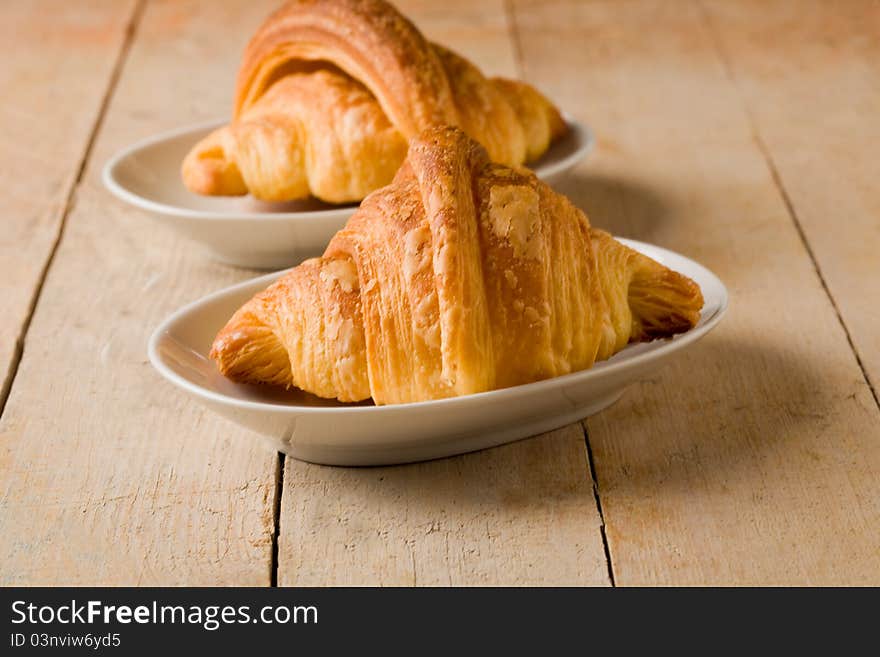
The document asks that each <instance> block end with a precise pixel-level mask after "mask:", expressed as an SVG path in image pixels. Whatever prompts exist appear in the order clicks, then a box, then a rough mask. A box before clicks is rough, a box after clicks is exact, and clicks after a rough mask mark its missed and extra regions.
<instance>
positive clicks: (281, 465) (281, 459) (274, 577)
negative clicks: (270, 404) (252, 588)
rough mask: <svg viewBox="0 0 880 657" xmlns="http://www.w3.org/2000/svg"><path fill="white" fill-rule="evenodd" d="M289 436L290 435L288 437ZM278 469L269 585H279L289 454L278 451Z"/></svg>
mask: <svg viewBox="0 0 880 657" xmlns="http://www.w3.org/2000/svg"><path fill="white" fill-rule="evenodd" d="M288 438H289V437H288ZM276 467H277V468H278V469H277V471H276V473H275V508H274V510H273V512H272V518H273V522H274V523H275V527H273V530H272V563H271V565H270V568H271V571H270V572H269V586H271V587H277V586H278V541H279V537H280V535H281V496H282V495H284V470H285V468H286V467H287V456H285V454H284V452H278V463H277V466H276Z"/></svg>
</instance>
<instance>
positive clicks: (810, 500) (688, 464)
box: [515, 0, 880, 585]
mask: <svg viewBox="0 0 880 657" xmlns="http://www.w3.org/2000/svg"><path fill="white" fill-rule="evenodd" d="M762 6H764V5H763V3H762ZM757 16H759V15H756V17H757ZM515 19H516V27H517V30H518V34H519V38H520V42H521V45H522V56H523V62H524V69H525V74H526V77H527V79H529V80H532V81H534V82H536V83H538V84H540V85H542V86H543V87H544V88H545V89H546V90H547V91H548V92H550V93H551V95H553V96H554V97H555V98H558V99H559V100H560V101H561V102H562V104H563V106H564V107H565V108H566V109H567V110H568V111H570V112H572V113H574V114H575V115H577V116H578V117H580V118H581V119H585V120H588V121H589V122H590V123H591V125H593V126H594V127H595V129H596V132H597V134H598V135H599V147H598V149H597V152H596V153H595V157H594V158H593V159H592V160H591V161H589V162H588V163H586V164H585V165H584V166H582V167H581V168H580V169H579V171H578V174H577V176H576V177H575V178H574V180H573V181H571V182H570V183H569V184H567V185H566V186H565V190H566V191H568V192H569V193H570V194H571V195H572V196H573V198H575V200H576V201H577V202H578V203H579V204H580V205H581V206H583V207H585V208H586V209H587V210H588V211H589V213H590V215H591V217H592V218H593V221H594V223H595V224H597V225H600V226H604V227H606V228H609V229H611V230H612V231H614V232H615V233H618V234H624V235H630V236H634V237H638V238H640V239H645V240H648V241H653V242H658V243H660V244H663V245H666V246H669V247H671V248H674V249H676V250H679V251H681V252H683V253H685V254H688V255H690V256H692V257H694V258H696V259H698V260H700V261H701V262H704V263H705V264H707V265H708V266H710V267H711V268H713V269H714V270H715V271H716V272H717V273H718V274H719V275H720V276H721V278H722V279H723V280H725V281H726V282H727V284H728V286H729V288H730V291H731V294H732V304H731V311H730V314H729V316H728V318H727V319H726V320H725V322H724V323H723V325H722V326H721V327H720V328H719V329H718V331H717V332H716V333H715V334H714V335H712V336H710V337H709V338H707V339H706V340H705V341H704V342H703V343H701V344H700V345H699V346H698V347H697V348H695V349H694V350H693V351H692V352H691V353H690V354H689V355H688V356H687V357H686V358H682V359H680V360H679V362H678V363H676V364H674V365H670V366H669V367H667V368H666V369H665V370H663V371H662V372H659V373H658V374H657V376H656V377H655V378H654V379H652V380H649V381H645V382H644V383H642V384H641V385H639V386H637V387H636V388H635V389H634V390H632V391H631V392H630V393H629V394H628V395H626V396H625V397H624V399H623V400H622V401H621V402H620V403H618V404H617V405H616V406H614V407H613V408H612V409H610V410H608V411H606V412H604V413H602V414H601V415H599V416H597V417H596V418H594V419H591V420H590V421H589V422H588V428H589V440H590V444H591V447H592V451H593V456H594V464H595V469H596V471H597V475H598V491H599V495H600V499H601V504H602V510H603V512H604V518H605V522H606V531H607V536H608V542H609V548H610V552H611V559H612V564H613V570H614V575H615V580H616V582H617V583H618V584H625V585H629V584H857V583H858V584H861V583H873V584H877V583H880V547H878V546H880V413H878V409H877V406H876V405H875V403H874V400H873V398H872V396H871V392H870V390H869V388H868V386H867V384H866V381H865V379H864V377H863V376H862V372H861V371H860V369H859V366H858V363H857V362H856V359H855V357H854V354H853V352H852V351H851V349H850V348H849V345H848V343H847V339H846V335H845V334H844V331H843V329H842V327H841V325H840V323H839V322H838V319H837V316H836V314H835V311H834V308H833V307H832V305H831V303H830V300H829V298H828V297H827V295H826V294H825V291H824V290H823V287H822V284H821V281H820V280H819V278H818V276H817V274H816V271H815V269H814V267H813V263H812V261H811V260H810V257H809V254H808V253H807V251H806V249H805V247H804V244H803V242H802V241H801V239H800V236H799V235H798V231H797V229H796V226H795V225H794V224H793V222H792V220H791V217H790V216H789V213H788V211H787V209H786V206H785V203H784V201H783V198H782V197H781V196H780V194H779V190H778V189H777V187H776V185H775V184H774V180H773V176H772V173H771V171H770V169H769V168H768V165H767V162H766V161H765V158H764V155H763V153H762V152H761V150H760V148H759V147H758V146H757V145H756V143H755V141H754V139H753V136H752V130H751V126H750V124H749V120H748V117H747V115H746V113H745V111H744V108H743V104H742V102H741V100H740V98H739V97H738V95H737V90H736V88H735V86H734V85H733V84H732V83H731V81H730V79H729V77H728V76H727V75H726V72H725V69H724V66H723V64H722V61H721V58H720V57H719V54H718V52H717V50H716V44H715V42H714V40H713V38H712V35H711V34H710V33H709V32H708V31H707V29H706V23H705V20H704V15H703V14H702V12H701V10H700V8H699V7H698V6H697V5H696V4H692V3H688V4H685V3H665V2H655V1H652V0H634V1H633V2H627V3H618V2H610V1H599V2H591V3H577V2H572V1H569V0H557V1H554V2H541V3H538V2H531V1H526V0H521V1H517V2H516V3H515ZM768 38H769V37H768ZM798 56H799V55H798V52H797V51H796V50H794V51H792V52H791V53H790V57H791V58H792V61H798ZM817 93H818V91H817ZM810 137H811V138H812V137H813V134H811V135H810Z"/></svg>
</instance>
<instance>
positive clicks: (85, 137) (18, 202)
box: [0, 0, 134, 408]
mask: <svg viewBox="0 0 880 657" xmlns="http://www.w3.org/2000/svg"><path fill="white" fill-rule="evenodd" d="M133 11H134V2H133V0H132V1H130V2H112V3H111V2H100V1H89V2H80V3H76V4H74V3H70V2H64V1H63V0H55V1H52V0H40V1H33V0H10V1H9V2H4V3H3V7H2V13H3V20H2V21H0V43H3V52H4V55H3V65H2V66H0V95H2V98H3V103H2V106H0V176H2V178H3V180H5V181H14V184H5V185H3V188H2V190H0V206H2V207H3V215H4V216H3V231H2V233H0V273H2V276H0V299H2V300H3V304H2V307H3V312H2V314H0V408H2V406H3V401H4V400H5V398H6V393H7V391H8V387H9V384H10V382H11V380H12V374H13V372H14V369H15V364H16V363H17V359H18V348H19V345H18V342H19V339H20V337H21V335H22V332H23V330H24V327H25V324H26V323H27V320H28V318H29V317H30V313H31V307H32V302H33V299H34V295H35V293H36V291H37V288H38V286H39V285H40V282H41V280H42V277H43V271H44V268H45V265H46V261H47V259H48V258H49V254H50V253H51V251H52V249H53V247H54V245H55V242H56V240H57V238H58V233H59V230H60V227H61V222H62V216H63V214H64V211H65V209H66V205H67V200H68V198H69V196H70V193H71V190H72V186H73V184H74V181H75V180H76V178H77V175H78V173H79V169H80V165H81V163H82V159H83V156H84V154H85V151H86V148H87V144H88V141H89V137H90V136H91V134H92V131H93V130H94V127H95V121H96V120H97V117H98V114H99V111H100V108H101V106H102V103H103V101H104V97H105V94H106V92H107V88H108V85H109V84H110V78H111V74H112V72H113V66H114V63H115V62H116V60H117V57H118V55H119V52H120V50H121V48H122V46H123V42H124V39H125V31H126V26H127V25H128V23H129V20H130V18H131V16H132V13H133ZM74 50H75V51H76V53H77V56H76V57H71V56H70V53H71V51H74Z"/></svg>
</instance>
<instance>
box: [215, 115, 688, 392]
mask: <svg viewBox="0 0 880 657" xmlns="http://www.w3.org/2000/svg"><path fill="white" fill-rule="evenodd" d="M702 305H703V298H702V295H701V293H700V289H699V287H698V286H697V285H696V284H695V283H694V282H693V281H691V280H690V279H688V278H686V277H684V276H682V275H681V274H678V273H676V272H674V271H672V270H670V269H668V268H666V267H664V266H663V265H661V264H659V263H657V262H655V261H654V260H652V259H650V258H648V257H646V256H644V255H642V254H640V253H638V252H636V251H634V250H632V249H630V248H628V247H626V246H624V245H623V244H621V243H620V242H617V241H616V240H614V239H613V238H612V237H611V236H610V235H608V234H607V233H605V232H602V231H600V230H595V229H592V228H591V227H590V224H589V222H588V220H587V218H586V216H585V215H584V213H583V212H581V211H580V210H579V209H578V208H576V207H575V206H574V205H573V204H572V203H571V202H570V201H569V200H568V199H567V198H565V197H564V196H562V195H561V194H558V193H557V192H555V191H553V190H552V189H551V188H550V187H548V186H547V185H546V184H544V183H542V182H541V181H539V180H538V179H537V178H536V177H535V175H534V174H532V173H531V172H530V171H528V170H526V169H513V168H510V167H507V166H504V165H502V164H497V163H492V162H491V161H490V159H489V157H488V154H487V152H486V150H485V149H484V148H483V147H482V146H480V145H479V144H477V143H475V142H474V141H472V140H471V139H469V138H468V137H467V136H466V135H465V134H464V133H463V132H462V131H461V130H458V129H456V128H449V127H446V128H432V129H429V130H428V131H426V132H425V133H423V134H422V135H420V136H419V137H418V138H416V139H414V140H413V141H412V143H411V144H410V147H409V153H408V155H407V158H406V161H405V162H404V164H403V166H402V167H401V169H400V171H399V172H398V173H397V175H396V176H395V178H394V181H393V182H392V184H391V185H389V186H387V187H384V188H383V189H380V190H378V191H376V192H374V193H373V194H371V195H370V196H368V197H367V198H366V199H365V200H364V202H363V203H362V204H361V207H360V209H359V210H358V211H357V212H356V213H355V214H354V215H353V216H352V218H351V219H350V220H349V221H348V223H347V224H346V226H345V227H344V228H343V229H342V230H340V231H339V232H338V233H337V234H336V235H335V236H334V237H333V239H332V240H331V242H330V244H329V245H328V247H327V250H326V251H325V253H324V255H323V256H321V257H320V258H314V259H311V260H307V261H305V262H303V263H302V264H301V265H299V266H298V267H295V268H294V269H292V270H291V271H290V272H288V273H287V274H285V275H284V276H282V277H281V278H280V279H279V280H278V281H276V282H275V283H273V284H272V285H271V286H269V288H267V289H266V290H264V291H263V292H260V293H259V294H257V295H256V296H254V297H253V298H252V299H251V300H250V301H248V302H247V303H246V304H245V305H244V306H242V308H240V309H239V310H238V311H237V312H236V313H235V314H234V315H233V317H232V318H231V319H230V320H229V322H228V323H227V325H226V326H225V327H224V328H223V329H222V330H221V331H220V332H219V334H218V335H217V337H216V339H215V341H214V344H213V348H212V350H211V358H213V359H214V360H215V361H216V363H217V365H218V366H219V369H220V371H221V372H222V373H223V374H224V375H226V376H227V377H229V378H231V379H233V380H235V381H239V382H259V383H270V384H275V385H281V386H288V387H291V386H295V387H298V388H301V389H303V390H306V391H308V392H310V393H313V394H315V395H319V396H321V397H327V398H336V399H339V400H341V401H359V400H363V399H366V398H368V397H372V398H373V401H375V403H377V404H391V403H403V402H414V401H421V400H428V399H438V398H442V397H451V396H456V395H465V394H469V393H475V392H481V391H485V390H491V389H495V388H502V387H506V386H513V385H518V384H522V383H528V382H531V381H536V380H540V379H545V378H549V377H553V376H558V375H561V374H567V373H569V372H573V371H577V370H582V369H586V368H588V367H590V366H592V364H593V363H594V362H595V361H596V360H601V359H605V358H608V357H610V356H611V355H612V354H614V353H616V352H617V351H620V350H621V349H623V348H624V347H625V346H626V345H627V344H628V343H631V342H641V341H647V340H652V339H655V338H665V337H670V336H672V335H674V334H676V333H681V332H684V331H687V330H688V329H690V328H691V327H693V326H694V325H695V324H696V322H697V321H698V319H699V317H700V309H701V308H702Z"/></svg>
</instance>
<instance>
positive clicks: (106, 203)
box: [0, 0, 277, 585]
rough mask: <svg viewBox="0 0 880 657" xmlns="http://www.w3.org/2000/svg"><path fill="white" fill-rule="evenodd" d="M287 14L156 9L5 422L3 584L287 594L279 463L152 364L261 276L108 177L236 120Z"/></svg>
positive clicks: (182, 5)
mask: <svg viewBox="0 0 880 657" xmlns="http://www.w3.org/2000/svg"><path fill="white" fill-rule="evenodd" d="M272 5H274V2H254V0H246V1H244V0H243V1H240V2H224V3H222V4H220V3H215V2H211V1H210V0H202V1H187V2H171V1H168V2H156V3H151V4H149V5H148V6H147V7H146V9H145V11H144V13H143V16H142V19H141V22H140V24H139V25H138V26H137V29H136V33H135V40H134V43H133V45H132V47H131V50H130V54H129V57H128V59H127V61H126V62H125V65H124V68H123V70H122V74H121V78H120V81H119V84H118V87H117V89H116V91H115V94H114V97H113V99H112V102H111V104H110V106H109V109H108V112H107V118H106V122H105V124H104V126H103V127H102V129H101V131H100V134H99V137H98V140H97V142H96V144H95V154H94V156H93V157H92V158H91V161H90V162H89V164H88V169H87V172H86V176H85V178H84V180H83V184H82V185H81V187H80V188H79V189H78V190H77V194H76V199H75V207H74V209H73V211H72V213H71V215H70V217H69V219H68V222H67V227H66V230H65V233H64V236H63V239H62V242H61V244H60V246H59V248H58V252H57V254H56V257H55V260H54V263H53V266H52V268H51V270H50V271H49V274H48V277H47V279H46V282H45V286H44V288H43V292H42V295H41V297H40V299H39V303H38V305H37V307H36V311H35V314H34V317H33V321H32V324H31V326H30V330H29V332H28V335H27V341H26V347H25V350H24V356H23V359H22V362H21V366H20V369H19V371H18V375H17V377H16V379H15V381H14V384H13V386H12V390H11V394H10V397H9V402H8V404H7V407H6V411H5V413H4V415H3V418H2V421H0V471H2V472H3V477H2V480H0V583H2V584H28V585H34V584H91V585H96V584H108V585H120V584H162V585H175V584H189V585H196V584H204V585H213V584H250V585H259V584H268V583H269V582H270V578H271V564H272V537H273V531H274V523H273V512H274V497H275V492H276V476H277V455H276V453H275V452H273V451H269V450H267V449H265V448H263V447H262V445H261V444H260V442H259V439H258V438H257V437H255V436H254V435H253V434H250V433H248V432H246V431H244V430H241V429H237V428H235V427H234V426H233V425H231V424H229V423H227V422H225V421H223V420H221V419H219V418H218V417H216V416H214V415H213V414H211V413H209V412H208V411H207V410H204V409H203V408H202V407H201V406H200V405H198V404H197V403H195V402H193V401H191V400H190V399H188V398H186V397H184V396H183V395H182V394H181V393H180V392H179V391H178V390H176V389H174V388H173V387H172V386H170V385H168V384H166V382H164V381H163V380H162V379H161V378H160V376H159V375H158V374H157V373H156V372H155V371H154V370H153V369H152V367H150V365H149V363H148V362H147V357H146V343H147V338H148V336H149V334H150V333H151V331H152V330H153V328H154V327H155V326H156V325H157V324H158V322H159V321H160V320H161V319H163V318H164V317H165V316H167V315H168V314H169V313H170V312H172V311H173V310H175V309H176V308H178V307H179V306H181V305H182V304H184V303H186V302H189V301H192V300H194V299H196V298H198V297H199V296H201V295H203V294H205V293H207V292H209V291H212V290H214V289H217V288H219V287H222V286H224V285H227V284H230V283H233V282H235V281H237V280H240V279H242V278H245V277H249V276H251V275H252V274H251V273H250V272H245V271H241V270H234V269H231V268H228V267H223V266H220V265H216V264H212V263H211V262H209V261H208V260H207V259H206V258H205V257H203V256H202V255H201V254H197V253H194V252H193V248H192V246H191V245H190V244H188V243H186V242H184V241H182V240H181V239H180V238H179V237H178V236H177V235H176V234H173V233H171V232H170V231H166V230H164V229H161V228H159V227H157V225H156V224H154V223H153V222H152V221H151V220H150V219H149V218H148V217H147V216H146V215H144V214H143V213H141V212H139V211H137V210H134V209H132V208H129V207H126V206H124V205H123V204H121V203H119V202H117V201H115V200H114V199H112V198H111V197H110V195H109V194H108V193H107V192H106V191H104V189H103V188H102V187H101V185H100V181H99V179H98V178H99V173H100V168H101V166H103V163H104V162H105V161H106V159H107V158H108V157H109V156H110V155H111V154H112V153H113V152H114V151H116V150H117V149H119V148H121V147H123V146H126V145H128V144H130V143H131V142H132V141H134V140H136V139H141V138H144V137H146V136H148V135H151V134H153V133H156V132H158V131H161V130H166V129H170V128H172V127H175V126H179V125H182V124H185V123H188V122H193V121H198V120H202V119H204V118H205V117H208V116H218V115H223V114H225V113H228V111H229V106H230V103H231V90H232V86H231V79H232V76H233V75H234V71H235V69H236V66H237V61H238V57H239V53H240V51H241V48H242V47H243V45H244V43H245V41H246V39H247V38H248V35H249V34H250V32H251V30H252V29H254V28H255V27H256V25H257V24H258V23H259V21H260V20H262V18H263V17H264V16H265V14H266V13H267V12H268V11H269V10H270V8H271V6H272ZM74 13H75V12H74ZM47 147H48V145H47Z"/></svg>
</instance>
